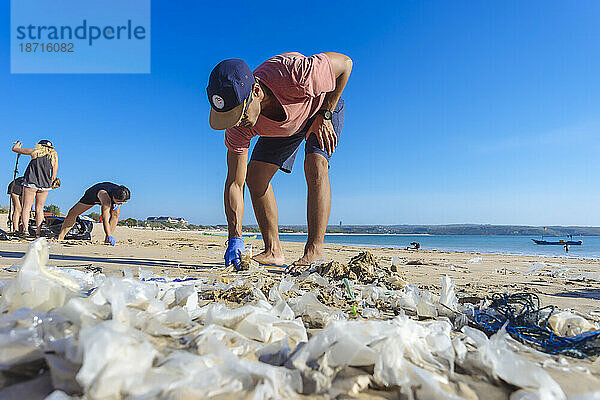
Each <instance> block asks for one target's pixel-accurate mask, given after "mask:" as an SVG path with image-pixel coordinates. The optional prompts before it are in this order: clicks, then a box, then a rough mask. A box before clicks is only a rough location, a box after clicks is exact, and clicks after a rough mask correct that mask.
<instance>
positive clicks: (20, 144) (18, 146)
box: [13, 140, 23, 149]
mask: <svg viewBox="0 0 600 400" xmlns="http://www.w3.org/2000/svg"><path fill="white" fill-rule="evenodd" d="M21 147H23V143H21V142H19V141H18V140H17V141H16V142H13V149H20V148H21Z"/></svg>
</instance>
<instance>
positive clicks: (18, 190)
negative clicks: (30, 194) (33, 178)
mask: <svg viewBox="0 0 600 400" xmlns="http://www.w3.org/2000/svg"><path fill="white" fill-rule="evenodd" d="M23 181H24V179H23V177H22V176H21V177H19V178H17V179H16V180H14V181H11V182H10V183H9V184H8V192H7V194H16V195H17V196H21V195H22V194H23Z"/></svg>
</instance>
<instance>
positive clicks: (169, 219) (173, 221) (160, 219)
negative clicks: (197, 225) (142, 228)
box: [146, 217, 189, 225]
mask: <svg viewBox="0 0 600 400" xmlns="http://www.w3.org/2000/svg"><path fill="white" fill-rule="evenodd" d="M146 221H148V222H168V223H170V224H184V225H187V224H189V221H186V220H185V219H183V218H176V217H148V218H146Z"/></svg>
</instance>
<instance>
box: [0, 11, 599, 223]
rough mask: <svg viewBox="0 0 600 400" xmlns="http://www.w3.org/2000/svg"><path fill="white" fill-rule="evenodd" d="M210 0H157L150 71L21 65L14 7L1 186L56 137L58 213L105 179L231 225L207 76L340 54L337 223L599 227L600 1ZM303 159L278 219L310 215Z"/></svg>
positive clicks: (139, 204) (169, 208) (5, 49)
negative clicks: (24, 157)
mask: <svg viewBox="0 0 600 400" xmlns="http://www.w3.org/2000/svg"><path fill="white" fill-rule="evenodd" d="M210 3H211V5H210V6H207V5H206V2H198V1H184V0H178V1H166V0H164V1H159V0H153V2H152V69H151V70H152V73H151V74H148V75H11V74H10V59H9V46H10V40H9V26H10V9H9V4H8V2H7V1H5V2H2V5H0V21H1V25H2V27H3V28H2V30H1V34H0V61H1V64H0V93H2V94H1V97H0V99H1V100H0V121H2V125H1V127H0V129H1V131H2V138H3V141H4V146H5V151H4V156H3V157H1V158H0V160H1V161H0V170H2V171H4V172H3V174H4V177H5V178H4V181H5V182H6V183H8V182H9V180H10V179H11V175H12V174H11V171H12V168H13V165H14V154H13V153H11V152H10V143H11V142H12V141H13V140H15V139H20V140H21V141H23V142H24V144H25V145H26V146H30V145H31V144H32V143H34V142H37V141H38V140H39V139H42V138H48V139H51V140H52V141H53V142H54V143H55V146H56V147H57V150H58V152H59V154H60V171H59V176H60V178H61V179H62V182H63V186H62V187H61V188H60V189H59V190H56V191H53V192H52V193H51V194H50V197H49V201H48V202H49V203H55V204H57V205H59V206H60V207H61V209H63V210H67V209H68V208H69V207H70V206H71V205H72V204H74V203H75V202H76V201H77V199H78V198H79V197H80V196H81V194H82V193H83V190H84V189H86V188H87V187H88V186H90V185H91V184H93V183H95V182H98V181H104V180H110V181H114V182H118V183H123V184H125V185H127V186H129V187H130V188H131V189H132V200H131V201H130V203H129V204H127V205H126V206H125V207H124V208H123V213H122V215H123V216H125V217H137V218H145V217H147V216H149V215H173V216H184V217H186V218H188V219H190V220H191V221H193V222H195V223H202V224H217V223H224V222H225V217H224V212H223V205H222V198H223V194H222V191H223V182H224V179H225V171H226V169H225V153H226V150H225V146H224V144H223V133H222V132H214V131H211V129H210V128H209V126H208V122H207V121H208V110H209V104H208V101H207V99H206V92H205V87H206V83H207V79H208V74H209V73H210V70H211V69H212V67H213V66H214V65H215V64H216V63H217V62H219V61H221V60H222V59H225V58H242V59H244V60H246V62H247V63H248V64H249V65H250V67H251V68H254V67H256V66H257V65H258V64H260V63H261V62H262V61H263V60H265V59H267V58H269V57H270V56H272V55H275V54H278V53H281V52H285V51H292V50H295V51H300V52H302V53H304V54H306V55H311V54H315V53H319V52H322V51H337V52H341V53H345V54H347V55H349V56H350V57H352V59H353V60H354V71H353V73H352V76H351V78H350V82H349V84H348V86H347V88H346V90H345V92H344V95H343V96H344V98H345V100H346V122H345V127H344V132H343V133H342V137H341V140H340V146H339V148H338V150H337V151H336V153H335V155H334V158H333V161H332V163H331V180H332V190H333V202H332V212H331V219H330V223H332V224H337V223H338V222H339V221H340V220H342V221H343V222H344V224H375V223H377V224H402V223H408V224H443V223H498V224H536V225H546V224H563V225H567V224H573V225H575V224H577V225H596V226H599V225H600V207H599V206H598V200H599V198H600V185H599V179H598V176H599V174H600V163H599V161H598V160H599V157H598V156H599V151H600V144H599V143H600V142H599V138H600V113H599V112H600V94H599V93H600V75H599V73H598V71H600V24H598V21H599V20H600V3H599V2H596V1H577V2H572V1H562V2H557V1H547V0H544V1H526V2H525V1H501V2H471V1H453V2H443V1H411V2H403V1H401V2H397V1H394V2H389V3H387V4H383V3H380V2H353V1H349V2H344V3H340V4H344V5H343V6H334V5H329V4H328V3H326V2H325V3H324V2H281V1H279V2H270V1H262V2H253V3H249V2H231V1H227V2H220V4H217V2H210ZM253 144H254V142H253ZM302 160H303V157H302V158H301V159H297V160H296V166H295V171H294V173H293V174H292V175H286V174H283V173H281V174H277V175H276V178H275V179H274V188H275V192H276V196H277V202H278V206H279V215H280V223H282V224H302V223H305V209H306V204H305V198H306V185H305V183H304V176H303V170H302ZM24 168H25V164H24V163H22V165H21V171H24ZM246 197H247V199H246V202H247V206H246V216H245V219H244V223H246V224H253V223H255V219H254V215H253V212H252V207H251V205H250V202H249V196H246ZM7 202H8V200H7V197H5V200H2V201H1V203H2V204H6V203H7Z"/></svg>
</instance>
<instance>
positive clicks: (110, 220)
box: [58, 182, 131, 246]
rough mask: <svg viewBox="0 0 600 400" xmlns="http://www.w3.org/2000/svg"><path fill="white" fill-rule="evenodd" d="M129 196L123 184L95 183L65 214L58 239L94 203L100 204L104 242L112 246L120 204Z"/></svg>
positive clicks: (62, 236) (63, 235)
mask: <svg viewBox="0 0 600 400" xmlns="http://www.w3.org/2000/svg"><path fill="white" fill-rule="evenodd" d="M130 197H131V193H130V191H129V189H127V188H126V187H125V186H122V185H117V184H115V183H111V182H102V183H97V184H95V185H94V186H92V187H91V188H89V189H88V190H86V191H85V193H84V194H83V197H82V198H81V199H80V200H79V202H78V203H77V204H75V205H74V206H73V207H72V208H71V209H70V210H69V213H68V214H67V217H66V218H65V222H63V226H62V229H61V231H60V234H59V235H58V240H63V239H64V238H65V236H66V235H67V233H68V232H69V230H70V229H71V228H72V227H73V225H74V224H75V221H76V220H77V217H78V216H80V215H81V214H83V213H84V212H86V211H87V210H89V209H90V208H92V207H93V206H94V205H100V209H101V213H100V214H101V215H102V225H103V227H104V233H105V235H106V236H105V239H104V243H107V244H110V245H111V246H114V245H115V244H116V242H117V241H116V239H115V238H114V237H113V233H114V231H115V229H116V227H117V223H118V222H119V214H120V211H121V210H120V206H121V204H123V203H125V202H126V201H127V200H129V198H130Z"/></svg>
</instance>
